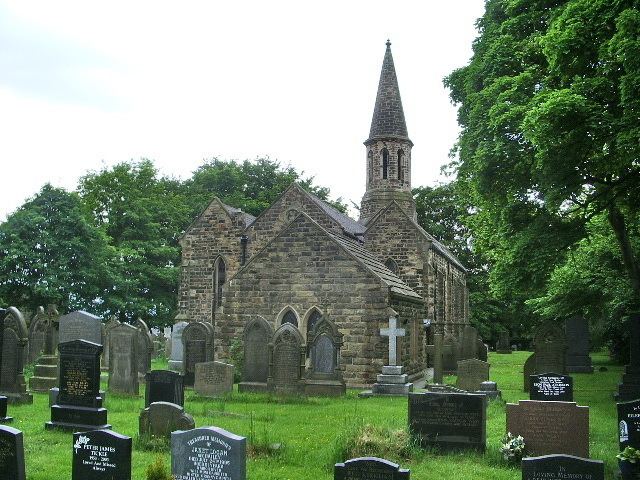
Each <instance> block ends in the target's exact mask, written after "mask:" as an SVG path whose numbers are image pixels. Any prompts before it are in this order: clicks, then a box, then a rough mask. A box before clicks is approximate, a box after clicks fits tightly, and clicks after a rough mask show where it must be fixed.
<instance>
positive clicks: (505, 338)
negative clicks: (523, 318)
mask: <svg viewBox="0 0 640 480" xmlns="http://www.w3.org/2000/svg"><path fill="white" fill-rule="evenodd" d="M496 352H497V353H501V354H511V353H513V352H512V350H511V340H510V339H509V332H500V334H499V335H498V344H497V345H496Z"/></svg>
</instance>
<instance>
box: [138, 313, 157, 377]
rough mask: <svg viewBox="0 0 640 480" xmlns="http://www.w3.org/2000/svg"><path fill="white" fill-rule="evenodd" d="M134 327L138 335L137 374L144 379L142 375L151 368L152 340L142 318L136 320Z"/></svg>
mask: <svg viewBox="0 0 640 480" xmlns="http://www.w3.org/2000/svg"><path fill="white" fill-rule="evenodd" d="M135 326H136V328H137V329H138V335H137V337H136V339H137V343H138V345H137V346H138V366H137V370H138V375H139V376H140V378H141V379H142V380H143V381H144V376H145V375H146V374H147V372H148V371H150V370H151V357H152V355H153V340H152V339H151V334H150V333H149V327H148V326H147V324H146V323H145V322H144V321H143V320H142V319H140V318H139V319H138V320H136V325H135Z"/></svg>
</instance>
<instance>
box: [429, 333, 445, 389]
mask: <svg viewBox="0 0 640 480" xmlns="http://www.w3.org/2000/svg"><path fill="white" fill-rule="evenodd" d="M442 341H443V336H442V335H441V334H439V333H435V334H434V335H433V345H427V347H426V352H427V355H429V365H431V366H432V367H433V383H435V384H441V383H442V379H443V364H442V356H443V354H444V350H443V347H444V346H443V344H442Z"/></svg>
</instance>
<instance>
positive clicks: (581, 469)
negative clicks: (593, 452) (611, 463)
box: [522, 455, 604, 480]
mask: <svg viewBox="0 0 640 480" xmlns="http://www.w3.org/2000/svg"><path fill="white" fill-rule="evenodd" d="M567 479H571V480H604V462H603V461H602V460H590V459H588V458H580V457H574V456H572V455H544V456H542V457H528V458H523V459H522V480H567Z"/></svg>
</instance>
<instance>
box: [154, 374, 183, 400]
mask: <svg viewBox="0 0 640 480" xmlns="http://www.w3.org/2000/svg"><path fill="white" fill-rule="evenodd" d="M145 383H146V386H145V392H144V405H145V407H148V406H149V405H151V404H152V403H154V402H169V403H175V404H176V405H180V406H181V407H183V406H184V377H183V376H182V375H180V374H179V373H177V372H172V371H170V370H151V371H150V372H147V375H146V378H145Z"/></svg>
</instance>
